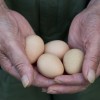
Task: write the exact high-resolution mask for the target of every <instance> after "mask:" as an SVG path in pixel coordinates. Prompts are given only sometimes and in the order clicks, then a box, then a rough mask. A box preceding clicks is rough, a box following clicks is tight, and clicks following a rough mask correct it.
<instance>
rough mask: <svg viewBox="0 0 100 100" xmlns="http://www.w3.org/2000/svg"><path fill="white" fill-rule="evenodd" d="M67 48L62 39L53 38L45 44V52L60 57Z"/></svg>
mask: <svg viewBox="0 0 100 100" xmlns="http://www.w3.org/2000/svg"><path fill="white" fill-rule="evenodd" d="M68 50H69V47H68V45H67V43H66V42H64V41H62V40H53V41H51V42H48V43H47V44H45V53H50V54H53V55H56V56H57V57H59V58H60V59H62V58H63V56H64V54H65V53H66V52H67V51H68Z"/></svg>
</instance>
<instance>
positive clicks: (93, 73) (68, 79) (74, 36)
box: [46, 1, 100, 94]
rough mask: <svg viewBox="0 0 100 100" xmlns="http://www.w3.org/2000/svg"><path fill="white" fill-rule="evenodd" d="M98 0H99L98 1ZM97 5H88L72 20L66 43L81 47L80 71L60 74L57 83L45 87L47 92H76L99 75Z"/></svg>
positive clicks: (99, 51) (98, 17) (99, 27)
mask: <svg viewBox="0 0 100 100" xmlns="http://www.w3.org/2000/svg"><path fill="white" fill-rule="evenodd" d="M99 2H100V1H99ZM98 7H99V6H97V7H96V6H93V7H91V6H89V7H88V8H86V9H85V10H84V11H83V12H81V13H80V14H78V15H77V16H76V17H75V18H74V20H73V21H72V24H71V27H70V31H69V37H68V44H69V45H70V47H71V48H78V49H81V50H82V51H83V52H84V54H85V57H84V61H83V65H82V73H77V74H73V75H62V76H58V77H56V78H55V81H56V82H57V83H58V84H56V85H53V86H50V87H49V88H48V89H46V91H47V93H51V94H63V93H77V92H80V91H82V90H84V89H86V88H87V87H88V85H89V84H90V83H93V82H94V81H95V78H97V77H98V76H99V75H100V14H99V10H100V7H99V8H98Z"/></svg>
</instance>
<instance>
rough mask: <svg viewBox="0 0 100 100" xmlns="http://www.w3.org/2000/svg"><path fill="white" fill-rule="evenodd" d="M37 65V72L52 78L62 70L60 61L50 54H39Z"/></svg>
mask: <svg viewBox="0 0 100 100" xmlns="http://www.w3.org/2000/svg"><path fill="white" fill-rule="evenodd" d="M37 67H38V70H39V72H40V73H41V74H42V75H44V76H46V77H48V78H54V77H56V76H58V75H62V74H63V72H64V67H63V64H62V62H61V61H60V59H59V58H58V57H57V56H55V55H52V54H43V55H41V56H40V57H39V59H38V61H37Z"/></svg>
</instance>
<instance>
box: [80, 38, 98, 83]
mask: <svg viewBox="0 0 100 100" xmlns="http://www.w3.org/2000/svg"><path fill="white" fill-rule="evenodd" d="M96 39H97V38H96ZM99 47H100V46H99V43H98V40H95V41H92V42H91V43H88V45H87V47H86V55H85V58H84V62H83V69H82V71H83V75H84V77H85V78H86V79H87V80H88V81H89V82H90V83H93V82H94V81H95V78H96V70H97V68H98V65H99V61H100V49H99Z"/></svg>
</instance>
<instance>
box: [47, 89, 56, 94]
mask: <svg viewBox="0 0 100 100" xmlns="http://www.w3.org/2000/svg"><path fill="white" fill-rule="evenodd" d="M47 93H49V94H57V91H56V90H48V91H47Z"/></svg>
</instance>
